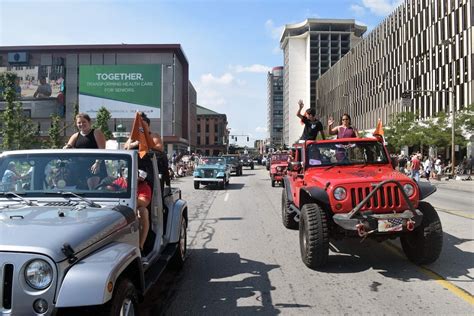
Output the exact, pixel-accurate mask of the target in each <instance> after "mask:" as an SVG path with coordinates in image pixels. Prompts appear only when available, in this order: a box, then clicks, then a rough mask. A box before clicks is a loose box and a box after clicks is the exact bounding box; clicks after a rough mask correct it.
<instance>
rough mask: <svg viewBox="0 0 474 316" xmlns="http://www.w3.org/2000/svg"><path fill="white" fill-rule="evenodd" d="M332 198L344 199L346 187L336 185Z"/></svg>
mask: <svg viewBox="0 0 474 316" xmlns="http://www.w3.org/2000/svg"><path fill="white" fill-rule="evenodd" d="M333 194H334V198H335V199H336V200H338V201H341V200H344V199H345V198H346V196H347V192H346V189H344V188H341V187H338V188H336V189H335V190H334V193H333Z"/></svg>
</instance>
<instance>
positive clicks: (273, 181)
mask: <svg viewBox="0 0 474 316" xmlns="http://www.w3.org/2000/svg"><path fill="white" fill-rule="evenodd" d="M272 187H273V188H274V187H275V180H273V179H272Z"/></svg>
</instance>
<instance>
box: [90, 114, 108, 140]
mask: <svg viewBox="0 0 474 316" xmlns="http://www.w3.org/2000/svg"><path fill="white" fill-rule="evenodd" d="M111 118H112V115H110V112H109V111H108V110H107V109H106V108H105V107H103V106H102V107H101V108H100V109H99V111H98V112H97V118H96V120H95V123H94V125H93V127H94V128H100V130H102V132H103V133H104V135H105V139H107V140H109V139H111V138H112V137H113V135H112V132H111V131H110V130H109V120H110V119H111Z"/></svg>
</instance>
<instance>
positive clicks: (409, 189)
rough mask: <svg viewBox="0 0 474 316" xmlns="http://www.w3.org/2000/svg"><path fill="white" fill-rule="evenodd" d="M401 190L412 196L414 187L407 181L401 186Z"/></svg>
mask: <svg viewBox="0 0 474 316" xmlns="http://www.w3.org/2000/svg"><path fill="white" fill-rule="evenodd" d="M403 191H405V193H406V195H408V196H412V195H413V193H415V188H414V187H413V186H412V185H411V184H410V183H407V184H405V185H404V186H403Z"/></svg>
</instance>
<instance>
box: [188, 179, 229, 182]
mask: <svg viewBox="0 0 474 316" xmlns="http://www.w3.org/2000/svg"><path fill="white" fill-rule="evenodd" d="M194 181H199V182H223V181H224V179H222V178H194Z"/></svg>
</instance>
